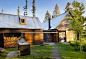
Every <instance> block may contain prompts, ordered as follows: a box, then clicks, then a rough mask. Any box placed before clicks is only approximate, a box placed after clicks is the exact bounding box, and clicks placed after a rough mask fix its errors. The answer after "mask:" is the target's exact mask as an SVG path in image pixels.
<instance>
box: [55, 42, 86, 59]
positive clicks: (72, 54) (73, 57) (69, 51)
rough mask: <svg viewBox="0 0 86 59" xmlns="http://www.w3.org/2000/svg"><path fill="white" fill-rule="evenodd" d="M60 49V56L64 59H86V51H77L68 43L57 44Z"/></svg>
mask: <svg viewBox="0 0 86 59" xmlns="http://www.w3.org/2000/svg"><path fill="white" fill-rule="evenodd" d="M56 45H57V46H58V47H59V50H60V56H62V57H63V58H64V59H86V52H83V51H81V52H79V51H75V50H74V47H73V46H71V45H67V44H61V43H59V44H56Z"/></svg>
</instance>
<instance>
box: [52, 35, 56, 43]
mask: <svg viewBox="0 0 86 59" xmlns="http://www.w3.org/2000/svg"><path fill="white" fill-rule="evenodd" d="M53 42H56V34H55V33H54V34H53Z"/></svg>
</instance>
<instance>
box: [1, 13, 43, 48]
mask: <svg viewBox="0 0 86 59" xmlns="http://www.w3.org/2000/svg"><path fill="white" fill-rule="evenodd" d="M37 32H43V28H42V27H41V22H40V20H39V18H38V17H29V16H21V15H12V14H2V13H0V47H4V48H9V47H17V43H18V41H19V39H20V38H21V33H23V34H24V39H25V40H26V42H28V43H30V45H37V44H43V33H37Z"/></svg>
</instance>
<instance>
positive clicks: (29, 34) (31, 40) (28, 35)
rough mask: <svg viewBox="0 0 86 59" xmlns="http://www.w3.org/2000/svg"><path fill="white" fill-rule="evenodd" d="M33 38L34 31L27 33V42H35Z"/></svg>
mask: <svg viewBox="0 0 86 59" xmlns="http://www.w3.org/2000/svg"><path fill="white" fill-rule="evenodd" d="M33 39H34V38H33V33H25V40H26V42H28V43H30V45H33V44H34V41H33Z"/></svg>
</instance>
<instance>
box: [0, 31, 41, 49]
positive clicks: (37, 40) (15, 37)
mask: <svg viewBox="0 0 86 59" xmlns="http://www.w3.org/2000/svg"><path fill="white" fill-rule="evenodd" d="M0 30H1V31H0V33H2V32H3V33H2V34H4V36H3V37H2V38H3V45H4V48H9V47H17V46H18V45H17V43H18V41H19V40H20V38H21V32H33V33H25V36H24V38H25V40H26V42H28V43H30V44H31V45H34V44H43V33H34V32H43V30H42V29H0ZM5 30H6V31H5ZM0 45H1V44H0ZM0 47H1V46H0Z"/></svg>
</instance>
